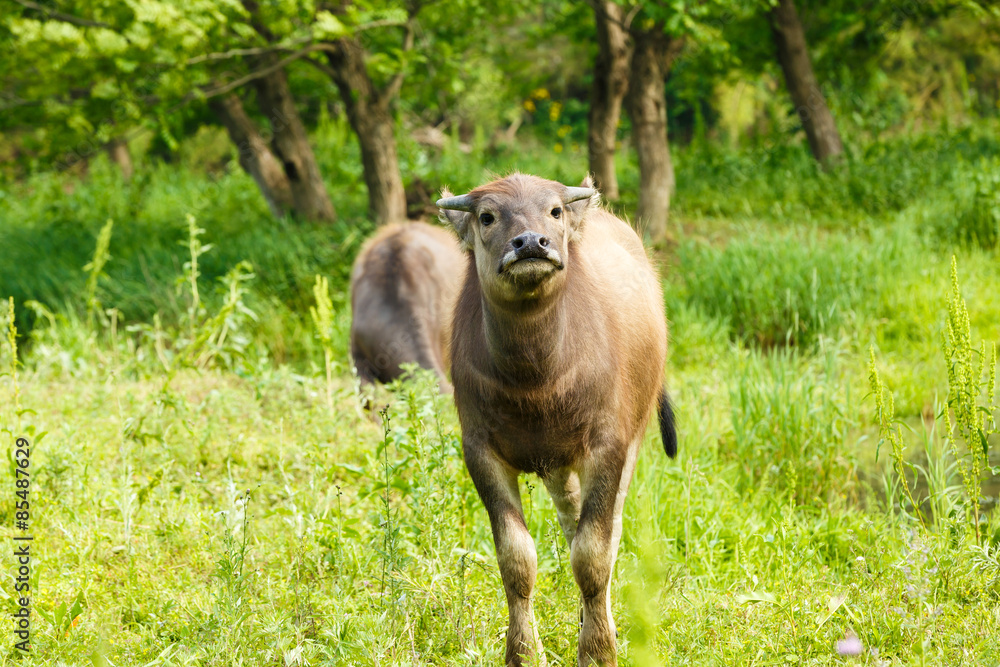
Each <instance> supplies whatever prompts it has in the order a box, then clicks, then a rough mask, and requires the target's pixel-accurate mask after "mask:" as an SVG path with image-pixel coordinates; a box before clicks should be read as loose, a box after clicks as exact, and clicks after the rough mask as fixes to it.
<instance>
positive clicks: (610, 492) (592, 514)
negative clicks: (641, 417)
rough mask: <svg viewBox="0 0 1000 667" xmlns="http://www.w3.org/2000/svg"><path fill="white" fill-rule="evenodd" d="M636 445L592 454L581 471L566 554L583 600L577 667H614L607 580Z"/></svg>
mask: <svg viewBox="0 0 1000 667" xmlns="http://www.w3.org/2000/svg"><path fill="white" fill-rule="evenodd" d="M640 443H641V440H639V441H637V442H633V443H629V445H627V446H622V447H620V448H619V447H613V446H612V447H607V448H606V449H604V451H598V452H596V453H595V455H594V456H593V457H591V459H590V460H589V461H587V462H586V464H585V465H584V466H583V469H582V470H581V475H580V477H581V479H580V482H581V493H582V498H583V504H582V507H581V514H580V521H579V524H578V525H577V529H576V535H575V537H574V538H573V546H572V550H571V553H570V561H571V562H572V564H573V576H574V577H575V578H576V583H577V585H578V586H579V587H580V593H581V596H582V598H583V626H582V627H581V629H580V644H579V646H578V648H577V659H578V662H579V667H591V666H592V665H602V666H604V667H614V666H616V665H617V664H618V657H617V653H616V649H617V642H616V638H615V634H616V630H615V621H614V618H613V617H612V615H611V576H612V574H613V573H614V568H615V559H616V558H617V556H618V543H619V541H620V540H621V534H622V509H623V507H624V505H625V495H626V494H627V493H628V487H629V483H630V482H631V481H632V473H633V471H634V469H635V461H636V457H637V455H638V453H639V444H640Z"/></svg>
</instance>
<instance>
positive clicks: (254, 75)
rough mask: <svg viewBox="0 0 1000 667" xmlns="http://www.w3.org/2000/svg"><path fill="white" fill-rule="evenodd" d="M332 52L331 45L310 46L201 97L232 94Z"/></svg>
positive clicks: (212, 89)
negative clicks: (311, 56)
mask: <svg viewBox="0 0 1000 667" xmlns="http://www.w3.org/2000/svg"><path fill="white" fill-rule="evenodd" d="M332 50H333V48H332V46H331V45H329V44H323V43H319V44H310V45H309V46H307V47H305V48H304V49H299V50H298V51H296V52H295V53H293V54H291V55H290V56H287V57H285V58H282V59H281V60H278V61H277V62H275V63H274V64H272V65H269V66H267V67H265V68H263V69H259V70H257V71H256V72H251V73H250V74H247V75H246V76H241V77H240V78H238V79H236V80H235V81H230V82H229V83H227V84H225V85H222V86H219V87H218V88H211V89H209V90H204V91H202V95H201V97H203V98H204V99H208V98H210V97H215V96H217V95H224V94H226V93H228V92H230V91H232V90H236V89H237V88H239V87H240V86H243V85H245V84H248V83H250V82H251V81H255V80H257V79H260V78H263V77H265V76H267V75H268V74H272V73H274V72H277V71H278V70H279V69H282V68H283V67H285V66H287V65H289V64H290V63H293V62H295V61H296V60H299V59H300V58H304V57H305V56H307V55H309V54H310V53H315V52H316V51H332ZM196 97H198V95H197V94H194V93H192V94H190V95H188V96H186V97H185V98H184V101H185V102H188V101H190V100H192V99H195V98H196Z"/></svg>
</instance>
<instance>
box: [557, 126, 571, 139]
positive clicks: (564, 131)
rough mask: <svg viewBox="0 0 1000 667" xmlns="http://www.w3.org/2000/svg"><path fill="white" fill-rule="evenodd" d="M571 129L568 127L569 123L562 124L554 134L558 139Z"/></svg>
mask: <svg viewBox="0 0 1000 667" xmlns="http://www.w3.org/2000/svg"><path fill="white" fill-rule="evenodd" d="M572 131H573V128H572V127H570V126H569V125H563V126H562V127H560V128H559V130H558V131H557V132H556V136H557V137H559V138H560V139H562V138H563V137H565V136H566V135H567V134H569V133H570V132H572Z"/></svg>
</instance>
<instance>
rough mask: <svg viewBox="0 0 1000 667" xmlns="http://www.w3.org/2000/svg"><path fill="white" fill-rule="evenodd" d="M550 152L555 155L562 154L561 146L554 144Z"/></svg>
mask: <svg viewBox="0 0 1000 667" xmlns="http://www.w3.org/2000/svg"><path fill="white" fill-rule="evenodd" d="M552 150H554V151H555V152H556V153H562V151H563V146H562V144H556V145H555V146H553V147H552Z"/></svg>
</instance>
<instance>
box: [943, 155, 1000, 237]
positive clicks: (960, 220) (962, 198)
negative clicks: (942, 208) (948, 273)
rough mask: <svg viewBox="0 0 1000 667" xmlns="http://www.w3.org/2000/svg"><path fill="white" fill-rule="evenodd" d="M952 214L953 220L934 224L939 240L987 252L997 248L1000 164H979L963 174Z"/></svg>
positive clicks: (998, 162)
mask: <svg viewBox="0 0 1000 667" xmlns="http://www.w3.org/2000/svg"><path fill="white" fill-rule="evenodd" d="M954 211H955V214H954V216H953V217H951V218H943V219H939V220H938V221H937V222H936V225H935V232H936V233H937V235H938V237H939V238H940V239H941V240H944V241H950V242H952V243H956V242H957V243H960V244H963V245H978V246H979V247H981V248H987V249H990V248H996V247H997V246H998V245H1000V160H997V159H996V158H994V159H992V160H980V161H979V162H978V163H977V165H976V166H975V168H972V169H965V170H963V172H962V175H961V176H960V177H959V178H958V187H957V188H956V193H955V201H954Z"/></svg>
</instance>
